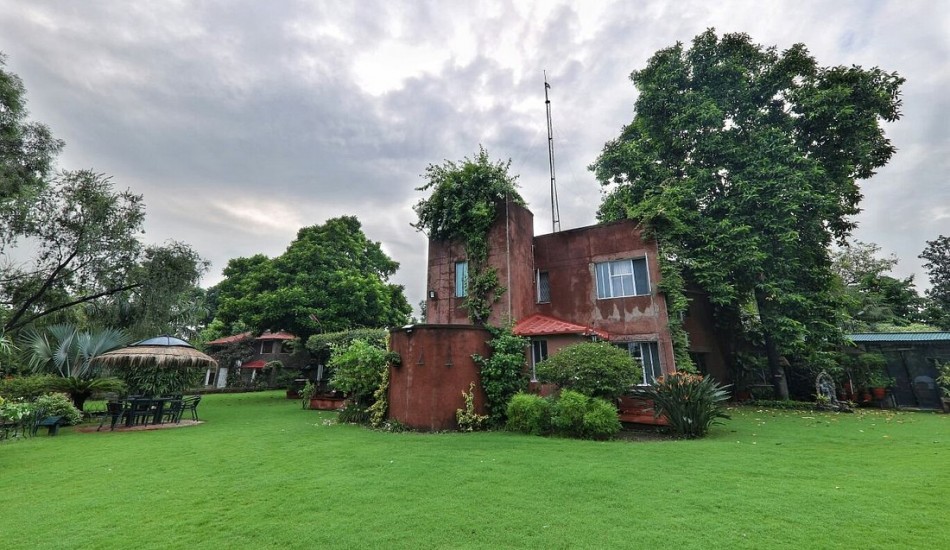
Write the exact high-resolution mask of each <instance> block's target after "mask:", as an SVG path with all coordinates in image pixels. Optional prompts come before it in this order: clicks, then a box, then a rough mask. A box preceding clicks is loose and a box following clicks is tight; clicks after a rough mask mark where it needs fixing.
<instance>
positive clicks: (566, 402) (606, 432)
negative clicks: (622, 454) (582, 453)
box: [551, 390, 621, 439]
mask: <svg viewBox="0 0 950 550" xmlns="http://www.w3.org/2000/svg"><path fill="white" fill-rule="evenodd" d="M551 426H552V427H553V428H554V431H555V432H556V433H558V434H560V435H564V436H567V437H576V438H582V439H610V438H611V437H613V436H614V435H616V434H617V432H619V431H620V428H621V426H620V420H619V419H618V418H617V408H616V407H614V406H613V405H612V404H611V403H610V402H609V401H606V400H604V399H600V398H597V397H587V396H586V395H584V394H582V393H580V392H576V391H572V390H564V391H562V392H561V395H560V397H558V399H557V401H555V402H554V406H553V407H552V411H551Z"/></svg>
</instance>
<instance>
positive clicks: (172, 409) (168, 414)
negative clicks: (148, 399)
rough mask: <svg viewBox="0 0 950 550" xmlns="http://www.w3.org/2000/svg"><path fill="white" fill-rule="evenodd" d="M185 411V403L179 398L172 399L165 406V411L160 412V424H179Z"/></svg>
mask: <svg viewBox="0 0 950 550" xmlns="http://www.w3.org/2000/svg"><path fill="white" fill-rule="evenodd" d="M184 410H185V403H184V400H183V399H182V398H181V397H178V398H176V399H172V400H171V401H169V402H168V404H167V405H166V406H165V410H164V411H162V424H164V423H165V422H174V423H175V424H178V423H179V422H181V413H182V412H183V411H184Z"/></svg>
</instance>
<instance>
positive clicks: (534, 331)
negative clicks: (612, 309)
mask: <svg viewBox="0 0 950 550" xmlns="http://www.w3.org/2000/svg"><path fill="white" fill-rule="evenodd" d="M513 332H514V333H515V334H517V335H518V336H548V335H551V334H579V335H581V336H598V337H600V338H602V339H604V340H609V339H610V334H608V333H607V332H606V331H603V330H597V329H595V328H592V327H585V326H583V325H575V324H574V323H568V322H567V321H562V320H560V319H555V318H554V317H548V316H547V315H541V314H540V313H536V314H534V315H532V316H530V317H526V318H524V319H522V320H520V321H518V323H517V324H515V327H514V330H513Z"/></svg>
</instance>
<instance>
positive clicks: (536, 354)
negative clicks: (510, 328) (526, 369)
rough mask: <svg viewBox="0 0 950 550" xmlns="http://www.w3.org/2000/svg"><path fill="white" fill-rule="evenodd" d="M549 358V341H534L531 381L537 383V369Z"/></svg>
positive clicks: (532, 342)
mask: <svg viewBox="0 0 950 550" xmlns="http://www.w3.org/2000/svg"><path fill="white" fill-rule="evenodd" d="M547 358H548V341H547V340H532V341H531V381H532V382H537V381H538V376H537V373H536V372H535V367H536V366H537V365H538V363H540V362H541V361H544V360H545V359H547Z"/></svg>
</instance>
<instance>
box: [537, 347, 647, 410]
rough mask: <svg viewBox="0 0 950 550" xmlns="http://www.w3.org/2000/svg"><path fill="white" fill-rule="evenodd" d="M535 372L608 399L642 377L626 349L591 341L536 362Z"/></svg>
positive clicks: (594, 395) (626, 389)
mask: <svg viewBox="0 0 950 550" xmlns="http://www.w3.org/2000/svg"><path fill="white" fill-rule="evenodd" d="M536 372H537V375H538V378H540V379H541V380H543V381H545V382H553V383H555V384H557V385H558V386H560V387H561V388H563V389H569V390H574V391H577V392H580V393H582V394H584V395H586V396H589V397H602V398H604V399H608V400H612V399H616V398H617V397H619V396H621V395H623V394H624V393H626V392H627V391H628V390H629V388H630V386H632V385H634V384H636V383H637V382H639V381H640V380H642V379H643V371H642V369H641V368H640V365H638V364H637V362H636V361H635V360H634V359H633V358H631V357H630V355H629V354H628V353H627V352H626V351H624V350H622V349H620V348H618V347H616V346H612V345H610V344H607V343H592V342H585V343H582V344H574V345H572V346H568V347H566V348H564V349H562V350H561V351H559V352H558V353H557V354H556V355H552V356H551V357H549V358H547V359H545V360H544V361H542V362H541V363H539V364H538V366H537V369H536Z"/></svg>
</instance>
